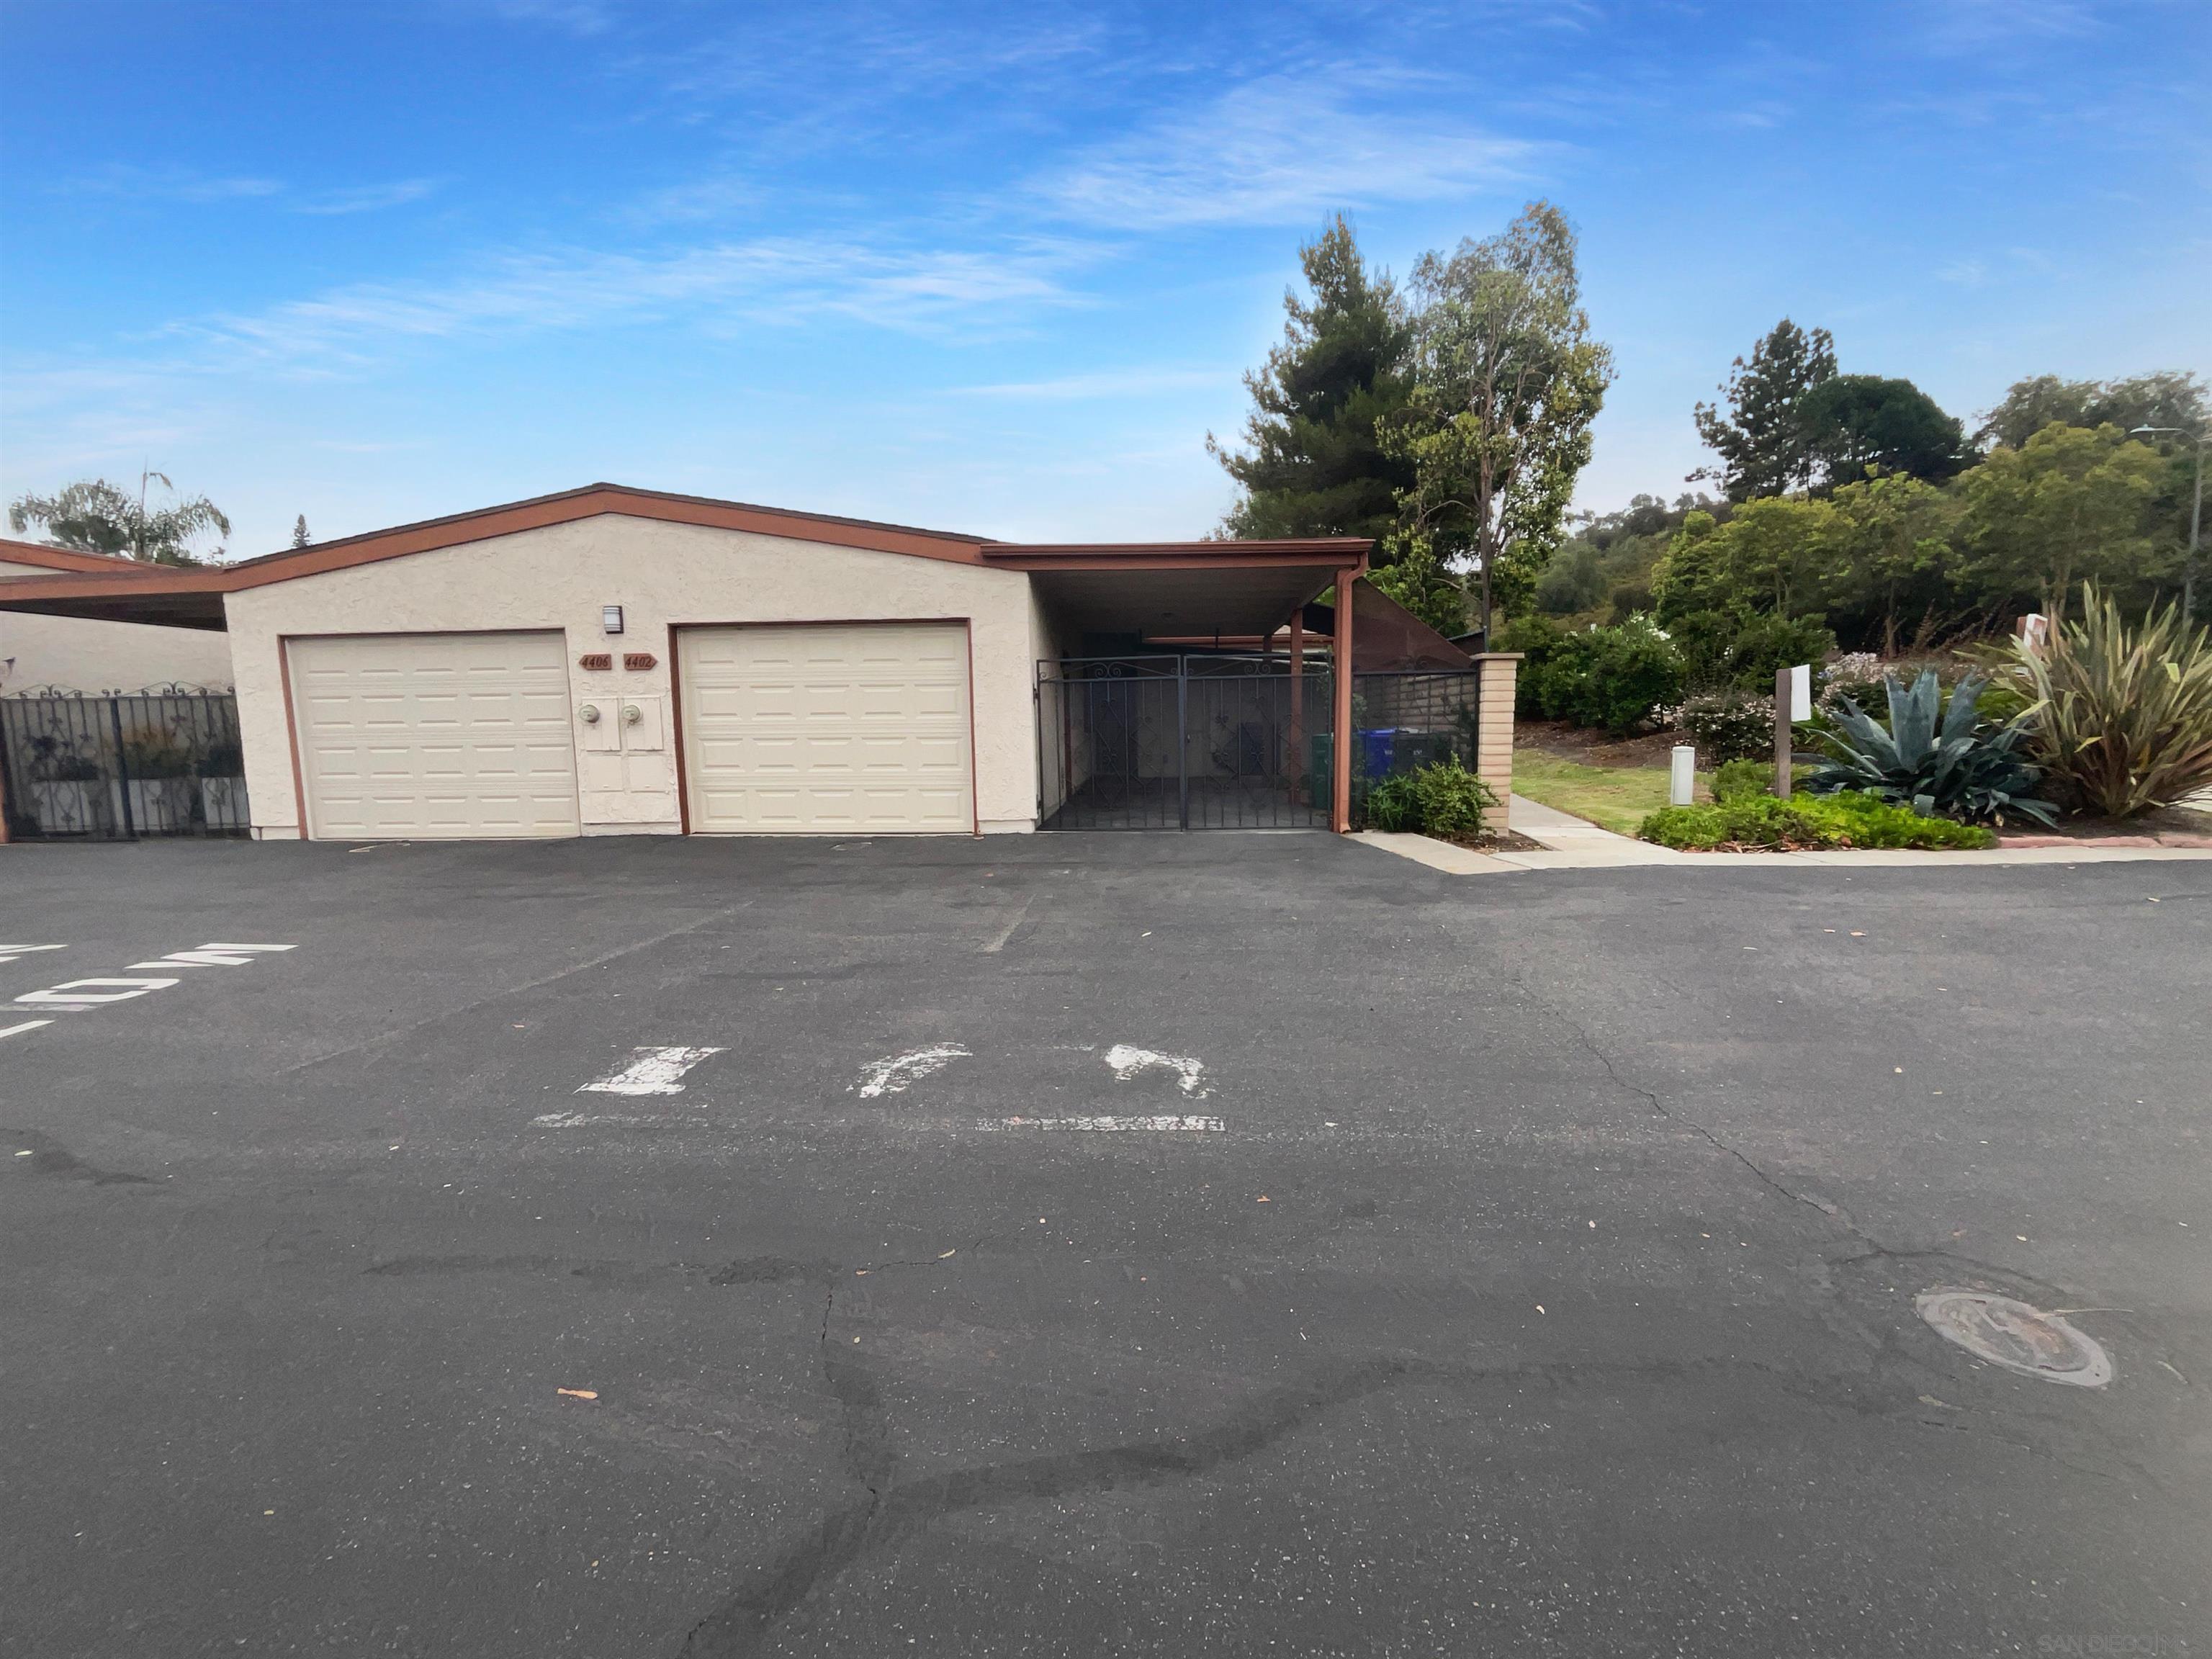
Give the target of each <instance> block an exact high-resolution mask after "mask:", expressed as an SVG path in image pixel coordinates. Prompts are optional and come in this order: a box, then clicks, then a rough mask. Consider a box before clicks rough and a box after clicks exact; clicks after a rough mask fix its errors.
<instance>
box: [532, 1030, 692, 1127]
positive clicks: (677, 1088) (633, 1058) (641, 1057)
mask: <svg viewBox="0 0 2212 1659" xmlns="http://www.w3.org/2000/svg"><path fill="white" fill-rule="evenodd" d="M629 1052H630V1062H629V1065H627V1066H623V1067H622V1068H621V1069H620V1070H619V1071H615V1072H610V1073H607V1075H606V1076H605V1077H603V1078H601V1079H599V1081H598V1082H596V1083H586V1085H584V1086H583V1087H582V1088H580V1089H579V1090H577V1091H576V1092H577V1093H578V1094H580V1095H680V1094H682V1093H683V1092H684V1084H683V1077H684V1073H686V1072H688V1071H690V1069H691V1068H692V1067H693V1066H696V1065H697V1064H698V1063H699V1062H700V1061H701V1060H705V1059H707V1058H708V1057H709V1056H711V1055H714V1054H721V1053H723V1052H724V1050H722V1049H720V1048H633V1049H631V1050H630V1051H629ZM556 1115H557V1114H556ZM537 1121H538V1122H541V1123H543V1122H544V1121H545V1120H544V1118H539V1119H538V1120H537Z"/></svg>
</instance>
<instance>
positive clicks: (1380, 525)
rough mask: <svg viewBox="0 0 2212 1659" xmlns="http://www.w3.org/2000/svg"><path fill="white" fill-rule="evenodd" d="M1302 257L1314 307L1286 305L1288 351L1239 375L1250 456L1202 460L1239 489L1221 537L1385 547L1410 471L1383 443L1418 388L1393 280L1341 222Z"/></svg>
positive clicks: (1277, 351)
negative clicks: (1247, 401) (1388, 425)
mask: <svg viewBox="0 0 2212 1659" xmlns="http://www.w3.org/2000/svg"><path fill="white" fill-rule="evenodd" d="M1298 258H1299V263H1300V264H1302V265H1303V266H1304V270H1305V278H1306V285H1307V287H1308V288H1309V289H1310V291H1311V297H1310V299H1301V298H1300V297H1299V296H1298V295H1297V293H1296V292H1295V291H1292V292H1290V293H1286V294H1285V295H1284V296H1283V309H1284V311H1285V313H1286V314H1287V320H1286V321H1285V324H1284V325H1283V340H1282V343H1281V344H1279V345H1278V346H1277V347H1275V348H1274V349H1273V350H1272V351H1270V352H1269V353H1268V354H1267V367H1266V368H1263V369H1258V370H1255V371H1253V372H1252V373H1249V374H1246V375H1245V377H1244V384H1245V386H1246V387H1247V388H1248V389H1249V391H1250V392H1251V394H1252V404H1253V408H1252V413H1251V415H1250V416H1249V418H1248V419H1247V420H1246V422H1245V424H1244V447H1243V448H1242V449H1241V450H1231V449H1228V448H1226V447H1224V446H1223V445H1221V444H1220V443H1218V442H1217V441H1215V440H1214V438H1213V436H1212V434H1211V433H1209V434H1208V435H1206V448H1207V450H1208V451H1209V452H1210V453H1212V455H1213V457H1214V458H1215V459H1217V460H1218V461H1219V462H1220V463H1221V465H1222V466H1223V467H1224V468H1225V469H1226V470H1227V471H1228V473H1229V476H1230V477H1232V478H1234V479H1236V480H1237V483H1238V484H1239V485H1241V486H1242V487H1243V494H1242V495H1241V496H1240V498H1239V499H1238V501H1237V504H1236V505H1235V506H1234V507H1231V509H1230V511H1229V514H1228V516H1227V517H1226V518H1225V520H1223V522H1222V526H1221V528H1222V532H1223V533H1224V534H1225V535H1229V536H1240V537H1241V536H1257V537H1268V536H1369V537H1373V538H1376V540H1377V541H1378V542H1379V541H1380V540H1381V538H1383V536H1384V535H1386V534H1387V533H1388V532H1389V530H1390V528H1391V526H1392V525H1393V524H1394V523H1395V519H1396V515H1397V504H1398V492H1399V491H1400V490H1401V489H1407V488H1408V487H1409V486H1410V485H1411V484H1412V483H1413V466H1412V464H1411V463H1410V462H1409V461H1407V460H1403V459H1394V458H1392V457H1390V456H1388V455H1386V454H1384V453H1383V447H1382V445H1381V443H1380V442H1379V441H1378V439H1377V435H1376V428H1377V426H1378V425H1379V424H1381V423H1383V422H1388V421H1389V419H1390V418H1391V417H1392V416H1394V415H1395V414H1396V413H1397V412H1398V411H1399V410H1401V409H1402V408H1404V407H1405V404H1406V400H1407V395H1408V393H1409V392H1410V390H1411V383H1410V377H1409V375H1408V373H1407V356H1408V348H1409V345H1410V334H1409V331H1408V330H1407V325H1406V319H1405V312H1404V307H1402V305H1401V303H1400V301H1399V298H1398V293H1397V289H1396V287H1395V284H1394V283H1392V282H1391V280H1390V276H1389V273H1388V272H1387V271H1376V270H1370V268H1369V267H1368V265H1367V263H1366V261H1365V260H1364V259H1363V258H1361V257H1360V253H1359V247H1358V243H1357V241H1356V240H1354V238H1353V235H1352V227H1351V226H1350V225H1349V224H1347V223H1346V222H1345V220H1344V217H1343V216H1342V215H1339V216H1337V219H1336V222H1334V224H1333V225H1331V226H1330V227H1329V228H1328V230H1327V231H1326V232H1324V233H1323V234H1322V236H1321V238H1320V240H1317V241H1315V242H1311V243H1309V244H1308V245H1307V246H1304V247H1303V248H1301V249H1300V250H1299V252H1298ZM1377 556H1378V558H1379V557H1381V556H1383V552H1382V550H1381V549H1379V548H1378V550H1377Z"/></svg>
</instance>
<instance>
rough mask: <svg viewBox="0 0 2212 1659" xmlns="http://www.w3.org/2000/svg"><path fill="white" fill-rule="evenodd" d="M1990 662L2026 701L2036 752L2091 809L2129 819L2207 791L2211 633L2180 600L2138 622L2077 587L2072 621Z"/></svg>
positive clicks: (2211, 778) (2211, 747) (2211, 737)
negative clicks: (2191, 618) (2186, 613)
mask: <svg viewBox="0 0 2212 1659" xmlns="http://www.w3.org/2000/svg"><path fill="white" fill-rule="evenodd" d="M1994 660H1995V662H1996V666H1997V671H1998V678H1999V681H2000V683H2001V684H2004V685H2007V686H2009V687H2011V688H2013V689H2015V690H2017V691H2018V692H2019V693H2020V695H2021V696H2023V697H2025V698H2027V700H2028V708H2027V713H2026V714H2025V716H2024V717H2023V718H2024V720H2026V722H2027V725H2028V727H2029V729H2030V732H2031V737H2030V743H2029V747H2030V750H2031V752H2033V755H2034V757H2035V758H2036V760H2038V761H2039V763H2041V764H2042V766H2043V767H2044V769H2045V771H2047V772H2048V773H2049V774H2050V775H2051V777H2052V778H2053V780H2054V781H2057V782H2058V783H2060V784H2062V785H2063V786H2064V787H2065V788H2066V789H2067V790H2068V791H2069V793H2072V794H2074V795H2076V796H2078V797H2079V798H2080V799H2081V802H2082V804H2083V805H2086V806H2087V807H2088V808H2089V809H2090V810H2091V811H2095V812H2101V813H2103V814H2105V815H2106V816H2107V817H2116V818H2122V817H2130V816H2131V815H2132V814H2134V813H2136V812H2142V811H2149V810H2150V809H2151V808H2153V807H2156V806H2167V805H2172V804H2173V803H2174V802H2176V801H2181V800H2186V799H2189V798H2190V797H2191V795H2193V794H2195V793H2197V791H2199V790H2203V789H2207V788H2212V633H2208V630H2206V629H2203V628H2192V627H2191V626H2190V625H2189V623H2187V622H2186V621H2185V619H2184V618H2183V617H2182V615H2181V609H2180V607H2179V605H2170V604H2169V605H2154V606H2153V607H2152V608H2151V611H2150V613H2149V614H2148V616H2146V617H2144V618H2143V620H2142V623H2141V624H2140V625H2135V624H2131V623H2129V622H2128V620H2127V618H2126V617H2124V616H2123V615H2122V614H2121V611H2120V607H2119V606H2118V605H2117V604H2116V603H2114V602H2113V600H2112V599H2111V598H2110V597H2108V596H2106V595H2103V594H2100V593H2099V592H2097V590H2096V588H2095V587H2094V586H2090V585H2087V584H2084V585H2083V586H2082V590H2081V619H2080V620H2079V621H2078V622H2067V623H2062V624H2061V625H2060V626H2059V627H2058V628H2057V629H2054V630H2052V633H2051V638H2050V639H2049V641H2047V642H2046V643H2045V645H2044V646H2043V647H2041V648H2040V649H2036V648H2032V647H2027V646H2026V645H2024V644H2021V642H2019V641H2015V642H2013V644H2012V645H2010V646H2009V647H2007V648H2006V649H2005V650H2004V651H2002V653H1996V656H1995V658H1994Z"/></svg>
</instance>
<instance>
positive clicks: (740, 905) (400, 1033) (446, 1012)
mask: <svg viewBox="0 0 2212 1659" xmlns="http://www.w3.org/2000/svg"><path fill="white" fill-rule="evenodd" d="M751 907H752V900H750V899H740V900H738V902H736V903H735V904H726V905H724V906H723V907H722V908H720V909H719V910H709V911H708V912H707V914H706V915H702V916H698V917H696V918H694V919H693V920H692V921H687V922H684V923H683V924H682V925H681V926H678V927H671V928H669V929H668V930H667V931H666V932H665V933H655V934H653V936H652V937H651V938H650V939H636V940H633V941H632V942H631V943H629V944H628V945H617V946H616V947H615V948H614V949H613V950H611V951H601V952H600V953H599V955H598V956H595V957H587V958H586V960H584V961H582V962H580V963H576V964H575V965H574V967H570V968H563V969H561V970H560V971H559V972H558V973H552V974H547V975H544V977H542V978H539V979H532V980H525V981H523V982H522V983H521V984H520V985H509V986H507V987H503V988H501V989H500V990H497V991H494V992H491V993H490V994H488V995H485V996H480V997H478V998H477V1000H475V1001H473V1002H464V1003H462V1004H460V1005H459V1006H458V1007H453V1008H441V1009H440V1010H439V1011H438V1012H436V1013H435V1014H426V1015H424V1016H423V1017H422V1018H421V1019H416V1020H410V1021H409V1022H408V1023H407V1024H404V1025H396V1026H394V1027H392V1029H391V1030H388V1031H380V1032H378V1033H377V1034H376V1035H375V1036H368V1037H363V1038H362V1040H361V1041H360V1042H349V1043H346V1044H344V1045H343V1046H342V1047H340V1048H331V1049H329V1050H327V1051H325V1053H322V1054H317V1055H315V1056H314V1057H313V1059H312V1060H301V1061H299V1062H298V1063H297V1064H296V1065H292V1066H286V1067H285V1068H284V1069H283V1071H282V1072H280V1073H278V1074H277V1075H279V1076H280V1077H292V1076H295V1075H297V1074H298V1073H301V1072H308V1071H313V1069H314V1068H315V1067H316V1066H321V1065H324V1064H326V1063H327V1062H329V1061H331V1060H343V1058H345V1056H346V1055H348V1054H360V1053H362V1051H363V1050H364V1049H368V1048H378V1047H380V1046H381V1045H382V1044H384V1043H386V1042H392V1041H394V1040H395V1039H397V1038H399V1037H404V1036H410V1035H411V1034H412V1033H414V1032H416V1031H419V1030H422V1029H423V1028H424V1027H426V1026H430V1025H438V1024H443V1023H444V1022H445V1021H447V1020H449V1019H459V1018H460V1017H461V1016H462V1015H463V1014H467V1013H473V1012H476V1010H477V1009H479V1008H486V1007H489V1006H491V1005H492V1004H493V1003H495V1002H504V1001H505V1000H507V998H509V997H517V996H520V995H521V994H523V993H524V992H526V991H538V990H543V989H544V987H546V986H548V985H556V984H558V983H559V982H560V981H562V980H564V979H568V978H571V977H573V976H574V975H577V974H581V973H585V972H587V971H588V970H590V969H593V968H603V967H605V965H606V964H607V963H611V962H619V961H621V960H622V959H623V957H632V956H635V955H636V954H637V953H638V952H639V951H650V950H651V949H653V946H654V945H665V944H667V943H668V941H669V940H671V939H681V938H683V937H684V934H686V933H697V932H698V931H699V930H700V929H701V928H702V927H706V926H707V925H708V923H710V922H715V921H721V920H723V919H724V918H725V917H727V916H732V915H736V914H737V913H738V911H740V910H745V909H750V908H751Z"/></svg>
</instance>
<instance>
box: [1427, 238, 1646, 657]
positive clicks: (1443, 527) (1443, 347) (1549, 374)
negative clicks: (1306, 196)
mask: <svg viewBox="0 0 2212 1659" xmlns="http://www.w3.org/2000/svg"><path fill="white" fill-rule="evenodd" d="M1410 291H1411V295H1412V301H1413V306H1412V322H1413V380H1414V386H1413V397H1412V398H1411V400H1410V402H1409V403H1408V404H1407V411H1406V414H1405V416H1402V417H1401V420H1400V421H1398V422H1395V423H1393V424H1392V425H1391V426H1390V427H1389V428H1387V430H1386V447H1387V448H1389V450H1390V451H1391V452H1392V453H1396V454H1398V455H1400V456H1402V457H1403V458H1404V459H1407V460H1409V461H1410V462H1411V463H1412V464H1413V471H1414V479H1413V484H1412V485H1411V487H1410V488H1407V489H1403V490H1401V492H1400V495H1399V512H1398V524H1397V526H1396V528H1395V531H1394V532H1393V540H1394V541H1395V543H1396V544H1398V547H1399V549H1400V553H1401V557H1406V558H1410V559H1413V560H1417V561H1425V562H1428V563H1430V564H1431V565H1432V566H1441V567H1443V568H1472V569H1473V571H1474V573H1475V574H1476V575H1477V577H1478V578H1479V583H1480V585H1479V587H1478V589H1477V592H1478V594H1479V596H1480V615H1481V623H1482V627H1483V629H1485V631H1486V632H1487V631H1488V629H1489V628H1490V625H1491V620H1492V614H1493V611H1494V610H1495V609H1496V608H1498V607H1499V606H1501V605H1502V606H1503V607H1504V608H1505V609H1506V610H1507V611H1510V612H1514V613H1519V612H1522V611H1526V610H1528V606H1529V602H1530V600H1531V599H1532V598H1533V596H1534V587H1535V581H1536V578H1537V576H1538V575H1540V574H1541V573H1542V571H1543V568H1544V567H1545V565H1546V564H1547V562H1549V560H1550V558H1551V556H1552V554H1553V552H1554V551H1555V550H1557V549H1558V548H1559V545H1560V544H1561V543H1562V542H1563V541H1564V539H1565V518H1566V510H1567V506H1568V503H1569V501H1571V499H1572V497H1573V495H1574V487H1575V479H1576V477H1577V475H1578V474H1579V473H1580V472H1581V471H1582V469H1583V466H1585V465H1587V464H1588V463H1589V457H1590V422H1592V421H1593V420H1595V418H1596V416H1597V413H1598V410H1599V409H1600V407H1601V405H1602V404H1603V403H1604V401H1605V390H1606V387H1607V386H1609V385H1610V384H1611V383H1612V380H1613V353H1612V351H1611V349H1609V348H1607V346H1605V345H1604V344H1602V343H1600V342H1599V341H1596V340H1594V339H1592V338H1591V337H1590V331H1589V313H1586V312H1585V311H1584V310H1583V304H1582V285H1581V281H1580V278H1579V276H1578V275H1577V270H1576V246H1575V233H1574V229H1573V228H1572V227H1571V225H1570V224H1569V223H1568V222H1567V218H1566V216H1565V214H1564V213H1562V212H1561V211H1560V210H1559V209H1558V208H1556V207H1554V206H1553V205H1552V204H1550V203H1548V202H1533V203H1531V204H1528V206H1527V207H1526V208H1524V209H1523V210H1522V212H1521V214H1520V216H1519V217H1517V218H1516V219H1515V220H1514V221H1513V222H1512V223H1511V224H1510V225H1508V226H1507V227H1506V228H1505V229H1504V231H1503V232H1501V233H1499V234H1498V235H1495V236H1492V237H1487V238H1486V239H1484V240H1481V241H1474V240H1465V241H1462V242H1461V244H1460V245H1459V246H1458V247H1457V248H1456V249H1455V251H1453V252H1450V253H1449V254H1445V253H1441V252H1431V253H1427V254H1425V255H1423V256H1422V258H1421V260H1420V263H1419V264H1418V265H1416V266H1415V267H1414V269H1413V278H1412V282H1411V284H1410Z"/></svg>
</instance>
